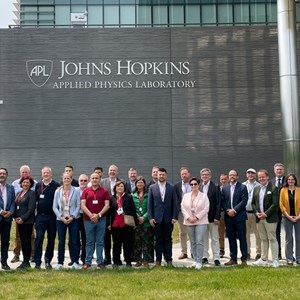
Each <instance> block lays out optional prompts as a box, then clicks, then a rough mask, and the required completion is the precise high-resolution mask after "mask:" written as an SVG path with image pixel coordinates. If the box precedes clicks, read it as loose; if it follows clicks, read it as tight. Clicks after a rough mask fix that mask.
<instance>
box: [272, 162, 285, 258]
mask: <svg viewBox="0 0 300 300" xmlns="http://www.w3.org/2000/svg"><path fill="white" fill-rule="evenodd" d="M274 174H275V177H274V178H273V179H272V180H271V183H272V184H273V185H275V186H276V187H277V188H278V192H279V194H280V190H281V188H282V186H283V185H284V183H285V176H284V165H283V164H282V163H276V164H275V165H274ZM281 221H282V212H281V210H280V208H278V222H277V227H276V239H277V243H278V259H282V255H281Z"/></svg>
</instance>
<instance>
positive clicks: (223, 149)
mask: <svg viewBox="0 0 300 300" xmlns="http://www.w3.org/2000/svg"><path fill="white" fill-rule="evenodd" d="M0 43H1V45H0V100H3V104H1V105H0V140H1V151H0V165H3V166H5V167H7V168H8V170H9V173H10V174H9V175H10V180H13V179H15V178H18V176H19V167H20V165H22V164H29V165H30V167H31V169H32V174H33V175H34V176H35V177H36V178H37V179H39V178H40V170H41V168H42V167H43V166H44V165H49V166H51V167H52V169H53V172H54V178H55V179H57V180H60V178H59V177H60V174H61V172H62V171H63V168H64V166H65V165H69V164H71V165H73V166H74V169H75V176H76V177H77V176H78V175H79V174H81V173H87V174H90V173H91V172H92V170H93V168H94V167H95V166H102V167H103V168H104V170H105V171H104V173H105V174H106V172H107V168H108V166H109V165H110V164H116V165H118V166H119V170H120V176H121V177H123V178H124V179H127V170H128V169H129V168H130V167H136V168H137V169H138V171H139V174H140V175H144V176H145V177H146V178H147V179H150V177H151V168H152V166H154V165H158V166H161V167H165V168H166V169H167V171H168V173H169V180H170V181H171V182H176V181H178V180H179V179H180V177H179V169H180V167H181V166H187V167H189V168H190V169H191V173H192V174H193V175H195V176H198V175H199V170H200V169H201V168H203V167H209V168H210V169H211V170H212V172H213V179H214V180H215V181H218V177H219V174H220V173H224V172H228V171H229V170H230V169H237V170H238V172H239V173H240V179H241V180H243V179H244V177H245V171H246V169H247V168H249V167H254V168H267V169H268V170H269V171H271V173H272V166H273V164H274V163H275V162H277V161H281V160H282V159H283V157H282V142H281V138H282V135H281V118H280V117H281V114H280V99H279V98H280V95H279V70H278V47H277V29H276V28H275V27H258V26H255V27H210V28H207V27H198V28H195V27H190V28H148V29H145V28H128V29H87V28H82V29H79V28H76V29H75V28H74V29H3V30H0ZM30 60H50V61H52V62H53V69H52V73H51V77H50V78H49V80H48V81H47V82H46V83H45V84H44V85H43V86H41V87H37V86H35V85H34V84H33V83H32V82H31V81H30V80H29V76H28V74H27V71H28V70H27V69H26V62H27V61H30ZM117 60H121V61H122V62H126V61H127V60H130V61H131V62H132V63H134V62H162V61H163V62H166V61H167V62H170V61H172V62H183V61H188V62H189V74H187V75H182V74H178V73H176V72H174V74H165V75H162V74H160V75H157V74H156V75H155V74H154V75H153V74H150V73H151V72H150V73H149V74H142V75H134V74H131V75H128V74H124V75H117V74H116V73H117V69H116V65H115V62H116V61H117ZM62 61H63V62H64V64H67V63H69V62H74V63H76V64H77V63H80V62H81V63H86V62H97V63H100V62H114V63H113V65H110V66H109V67H110V69H111V74H110V75H99V74H98V75H92V74H89V75H85V76H83V75H80V74H75V75H73V76H65V77H63V78H62V79H61V80H59V79H58V78H59V77H61V75H62V74H61V66H62ZM71 67H72V66H71V65H70V72H72V68H71ZM73 67H74V66H73ZM74 68H75V67H74ZM73 70H75V69H73ZM137 70H138V69H137ZM84 72H85V71H84V70H83V73H84ZM137 72H138V71H137ZM74 73H75V72H74ZM48 75H49V74H48ZM95 81H97V82H102V84H104V83H103V82H108V81H110V82H123V83H124V85H123V86H122V87H117V88H109V87H108V86H106V87H102V88H99V86H98V87H97V88H96V87H94V86H92V87H89V88H88V87H87V86H86V87H85V86H84V85H85V84H86V83H84V82H92V83H93V84H95ZM136 81H138V82H139V84H140V83H141V82H144V81H145V82H153V81H159V82H160V81H163V82H168V81H193V82H194V86H193V87H186V88H179V87H171V88H170V87H165V88H162V87H153V88H144V87H143V88H142V87H140V86H138V87H137V86H136V85H135V84H136ZM57 82H73V83H75V82H83V83H82V86H81V87H78V86H77V88H76V87H73V88H70V87H69V88H65V87H62V88H57V86H55V83H57ZM128 82H132V85H133V86H132V87H129V88H128V86H126V84H128ZM106 84H107V85H109V83H106Z"/></svg>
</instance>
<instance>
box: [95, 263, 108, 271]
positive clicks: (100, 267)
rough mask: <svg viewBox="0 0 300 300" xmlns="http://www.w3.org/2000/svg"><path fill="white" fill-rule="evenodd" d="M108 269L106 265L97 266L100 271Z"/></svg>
mask: <svg viewBox="0 0 300 300" xmlns="http://www.w3.org/2000/svg"><path fill="white" fill-rule="evenodd" d="M105 268H106V267H105V265H104V264H98V265H97V269H98V270H104V269H105Z"/></svg>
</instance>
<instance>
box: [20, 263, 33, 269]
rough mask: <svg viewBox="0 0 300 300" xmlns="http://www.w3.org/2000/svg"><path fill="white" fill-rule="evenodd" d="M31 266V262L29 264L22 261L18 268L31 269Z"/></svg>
mask: <svg viewBox="0 0 300 300" xmlns="http://www.w3.org/2000/svg"><path fill="white" fill-rule="evenodd" d="M30 268H31V266H30V264H29V263H24V262H22V263H21V264H20V265H19V266H18V267H17V269H18V270H25V269H30Z"/></svg>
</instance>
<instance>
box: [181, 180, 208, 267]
mask: <svg viewBox="0 0 300 300" xmlns="http://www.w3.org/2000/svg"><path fill="white" fill-rule="evenodd" d="M189 184H190V186H191V192H190V193H187V194H185V195H184V196H183V199H182V202H181V211H182V214H183V217H184V221H183V224H184V225H186V230H187V233H188V235H189V238H190V243H191V250H192V254H193V257H194V259H195V262H196V266H195V267H196V269H201V268H202V256H203V243H204V236H205V233H206V231H207V229H208V210H209V200H208V197H207V195H206V194H204V193H202V192H200V191H199V184H200V180H199V179H198V178H196V177H192V178H191V179H190V180H189Z"/></svg>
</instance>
